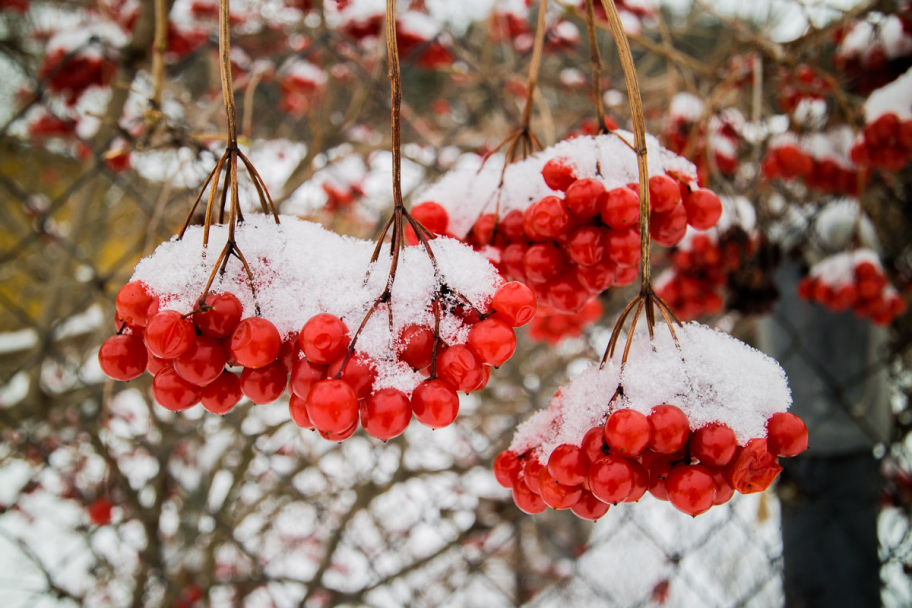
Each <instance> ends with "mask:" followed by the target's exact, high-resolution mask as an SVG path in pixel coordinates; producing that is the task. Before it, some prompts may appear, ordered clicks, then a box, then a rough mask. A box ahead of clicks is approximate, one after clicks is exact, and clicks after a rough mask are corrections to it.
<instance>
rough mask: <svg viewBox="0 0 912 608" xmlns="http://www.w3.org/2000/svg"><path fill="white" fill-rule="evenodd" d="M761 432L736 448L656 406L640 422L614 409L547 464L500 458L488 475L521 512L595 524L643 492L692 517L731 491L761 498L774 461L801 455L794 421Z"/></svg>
mask: <svg viewBox="0 0 912 608" xmlns="http://www.w3.org/2000/svg"><path fill="white" fill-rule="evenodd" d="M767 433H768V435H767V437H766V438H756V439H751V440H750V441H748V442H747V443H746V445H743V446H739V445H738V441H737V438H736V436H735V433H734V431H732V429H731V428H729V427H728V426H726V425H724V424H721V423H712V424H708V425H705V426H702V427H700V428H698V429H695V430H694V431H693V432H691V428H690V423H689V421H688V419H687V416H686V415H685V413H684V412H683V411H682V410H681V409H679V408H678V407H675V406H674V405H669V404H660V405H657V406H655V407H653V408H652V410H651V411H650V413H649V414H648V415H644V414H642V413H640V412H638V411H636V410H632V409H618V410H614V411H613V412H612V413H611V414H610V415H609V416H608V418H607V420H606V422H605V424H604V425H598V426H594V427H592V428H590V429H589V430H588V431H587V432H586V434H585V435H584V436H583V439H582V441H581V442H580V443H579V444H578V445H576V444H569V443H565V444H561V445H558V446H557V447H556V448H554V449H553V450H552V451H551V453H550V455H549V456H548V458H547V462H544V463H543V462H542V459H541V457H540V454H538V453H536V452H535V451H531V452H527V453H524V454H516V453H515V452H511V451H509V450H508V451H505V452H502V453H501V454H500V455H498V457H497V458H496V459H495V461H494V475H495V477H496V478H497V481H498V482H499V483H500V484H501V485H502V486H504V487H506V488H510V489H512V491H513V500H514V502H515V503H516V506H517V507H519V508H520V509H521V510H523V511H524V512H526V513H540V512H542V511H544V510H545V508H546V507H551V508H552V509H556V510H561V509H571V510H572V511H573V513H575V514H576V515H577V516H579V517H581V518H583V519H589V520H597V519H599V518H601V517H602V516H603V515H605V513H607V512H608V510H609V508H610V507H611V505H617V504H618V503H622V502H636V501H638V500H639V499H640V498H642V497H643V495H644V494H645V493H646V492H647V491H649V493H650V494H652V495H653V496H654V497H656V498H658V499H659V500H667V501H669V502H671V504H672V505H674V506H675V508H677V509H678V510H679V511H682V512H684V513H687V514H688V515H693V516H696V515H700V514H701V513H705V512H706V511H708V510H709V509H710V508H711V507H712V506H714V505H721V504H724V503H726V502H728V500H729V499H731V497H732V496H733V495H734V493H735V491H738V492H741V493H742V494H750V493H753V492H762V491H763V490H765V489H766V488H767V487H769V485H770V484H771V483H772V482H773V480H774V479H775V478H776V477H777V476H778V474H779V472H780V471H781V470H782V467H781V466H779V462H778V457H779V456H796V455H798V454H800V453H801V452H803V451H804V450H805V449H807V439H808V434H807V428H806V427H805V425H804V423H803V422H802V421H801V419H799V418H798V417H797V416H795V415H794V414H790V413H788V412H785V413H777V414H774V415H773V416H772V417H770V418H769V420H768V421H767Z"/></svg>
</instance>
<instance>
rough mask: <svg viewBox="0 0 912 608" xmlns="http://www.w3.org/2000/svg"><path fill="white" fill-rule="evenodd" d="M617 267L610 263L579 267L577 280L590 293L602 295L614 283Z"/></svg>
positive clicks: (604, 262)
mask: <svg viewBox="0 0 912 608" xmlns="http://www.w3.org/2000/svg"><path fill="white" fill-rule="evenodd" d="M614 278H615V266H614V263H613V262H611V261H610V260H609V261H603V262H599V263H598V264H594V265H592V266H579V267H577V269H576V280H577V281H579V283H580V285H582V286H583V287H585V288H586V290H588V291H589V292H590V293H600V292H602V291H604V290H606V289H608V288H609V287H611V284H612V283H614Z"/></svg>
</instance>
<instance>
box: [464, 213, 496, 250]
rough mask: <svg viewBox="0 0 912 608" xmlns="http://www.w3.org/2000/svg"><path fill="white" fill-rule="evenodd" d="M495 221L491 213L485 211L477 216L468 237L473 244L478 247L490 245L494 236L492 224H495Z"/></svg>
mask: <svg viewBox="0 0 912 608" xmlns="http://www.w3.org/2000/svg"><path fill="white" fill-rule="evenodd" d="M496 222H497V220H496V219H495V217H494V214H493V213H486V214H484V215H482V216H481V217H480V218H478V219H477V220H476V221H475V225H474V226H472V233H471V235H470V237H469V238H470V239H471V240H472V241H473V244H474V245H476V246H479V247H482V246H484V245H490V244H491V241H492V240H493V238H494V226H495V225H496Z"/></svg>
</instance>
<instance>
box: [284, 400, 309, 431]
mask: <svg viewBox="0 0 912 608" xmlns="http://www.w3.org/2000/svg"><path fill="white" fill-rule="evenodd" d="M288 413H289V414H290V415H291V419H292V420H294V423H295V424H297V425H298V426H299V427H301V428H302V429H308V430H312V429H313V428H314V425H313V422H311V421H310V416H308V415H307V402H306V401H305V400H304V399H301V398H300V397H298V396H297V395H292V396H291V398H290V399H289V400H288Z"/></svg>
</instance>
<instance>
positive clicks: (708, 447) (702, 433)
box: [690, 422, 738, 467]
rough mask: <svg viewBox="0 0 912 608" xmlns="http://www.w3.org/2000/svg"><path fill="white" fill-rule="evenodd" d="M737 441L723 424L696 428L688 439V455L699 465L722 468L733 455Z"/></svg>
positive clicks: (736, 447) (733, 433)
mask: <svg viewBox="0 0 912 608" xmlns="http://www.w3.org/2000/svg"><path fill="white" fill-rule="evenodd" d="M737 449H738V439H737V438H736V437H735V432H734V431H733V430H731V429H730V428H728V427H727V426H725V425H724V424H721V423H718V422H714V423H711V424H707V425H706V426H704V427H700V428H698V429H697V430H696V431H694V432H693V435H691V437H690V454H691V456H693V457H694V458H696V459H697V460H699V461H700V464H704V465H708V466H713V467H724V466H725V465H727V464H728V463H729V462H730V461H731V459H732V457H733V456H734V455H735V450H737Z"/></svg>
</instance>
